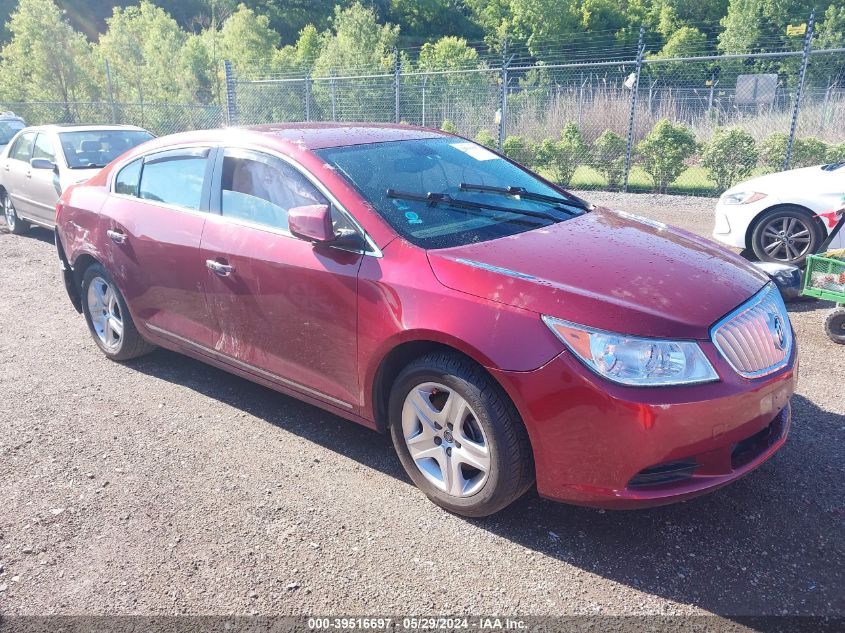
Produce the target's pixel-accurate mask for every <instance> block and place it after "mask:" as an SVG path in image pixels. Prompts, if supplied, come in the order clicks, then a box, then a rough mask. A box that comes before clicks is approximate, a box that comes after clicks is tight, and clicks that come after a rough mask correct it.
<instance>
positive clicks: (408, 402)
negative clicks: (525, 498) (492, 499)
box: [402, 382, 491, 497]
mask: <svg viewBox="0 0 845 633" xmlns="http://www.w3.org/2000/svg"><path fill="white" fill-rule="evenodd" d="M402 435H403V437H404V440H405V445H406V446H407V447H408V452H409V453H410V455H411V458H412V459H413V460H414V464H415V465H416V467H417V468H418V469H419V471H420V473H422V475H423V476H424V477H425V478H426V479H427V480H428V481H429V482H431V484H432V485H434V486H435V487H436V488H438V489H439V490H441V491H443V492H445V493H447V494H449V495H452V496H454V497H468V496H470V495H473V494H475V493H476V492H478V491H479V490H480V489H481V488H482V487H483V486H484V484H485V482H486V481H487V478H488V476H489V473H490V468H491V459H490V445H489V443H488V441H487V436H486V435H485V433H484V430H483V428H482V427H481V424H480V423H479V421H478V417H477V416H476V414H475V412H474V411H473V410H472V407H470V406H469V403H467V401H466V400H465V399H464V398H463V397H462V396H461V395H460V394H459V393H457V392H456V391H454V390H453V389H450V388H449V387H446V386H445V385H442V384H439V383H434V382H426V383H423V384H420V385H417V386H415V387H414V388H413V389H411V391H410V392H409V393H408V395H407V396H406V397H405V403H404V405H403V407H402Z"/></svg>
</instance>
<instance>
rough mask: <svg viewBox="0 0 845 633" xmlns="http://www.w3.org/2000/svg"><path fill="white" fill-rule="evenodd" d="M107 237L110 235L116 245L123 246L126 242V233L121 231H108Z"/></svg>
mask: <svg viewBox="0 0 845 633" xmlns="http://www.w3.org/2000/svg"><path fill="white" fill-rule="evenodd" d="M106 235H108V236H109V237H110V238H111V241H112V242H114V243H115V244H123V243H124V242H125V241H126V233H122V232H120V231H114V230H112V229H109V230H108V231H106Z"/></svg>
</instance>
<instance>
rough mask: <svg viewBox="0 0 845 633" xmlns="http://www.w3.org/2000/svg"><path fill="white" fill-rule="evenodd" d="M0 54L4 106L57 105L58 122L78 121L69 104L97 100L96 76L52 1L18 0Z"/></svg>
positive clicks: (87, 53) (84, 45) (82, 44)
mask: <svg viewBox="0 0 845 633" xmlns="http://www.w3.org/2000/svg"><path fill="white" fill-rule="evenodd" d="M9 30H10V32H11V34H12V40H11V41H10V42H9V44H7V45H6V46H5V47H4V48H3V50H2V63H0V75H2V77H3V81H2V82H0V96H1V97H2V99H3V100H6V101H28V100H37V101H57V102H61V103H62V104H63V110H64V112H63V113H62V116H63V117H64V118H65V119H66V120H69V121H74V120H76V118H78V113H76V112H75V111H74V110H73V106H72V103H73V102H75V101H88V100H92V99H95V98H98V96H99V88H100V87H99V81H100V73H98V72H97V70H95V69H97V68H98V66H97V64H96V63H94V62H93V60H92V54H91V48H90V47H89V45H88V44H87V42H86V41H85V38H84V37H83V36H82V35H80V34H79V33H76V32H74V30H73V28H71V26H70V25H69V24H68V23H67V22H66V21H65V20H64V19H63V17H62V13H61V11H59V9H57V8H56V5H55V4H53V2H52V0H20V3H19V4H18V8H17V11H15V12H14V13H13V14H12V18H11V20H10V22H9Z"/></svg>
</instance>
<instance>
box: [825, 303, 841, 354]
mask: <svg viewBox="0 0 845 633" xmlns="http://www.w3.org/2000/svg"><path fill="white" fill-rule="evenodd" d="M824 329H825V332H827V335H828V336H829V337H830V340H831V341H833V342H834V343H839V344H840V345H845V308H839V309H837V310H834V311H833V312H831V313H830V314H828V315H827V319H825V322H824Z"/></svg>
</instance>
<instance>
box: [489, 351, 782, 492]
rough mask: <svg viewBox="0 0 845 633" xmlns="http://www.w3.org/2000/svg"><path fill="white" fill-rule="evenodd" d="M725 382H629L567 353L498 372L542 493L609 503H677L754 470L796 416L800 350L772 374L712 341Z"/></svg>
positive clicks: (712, 357) (712, 354)
mask: <svg viewBox="0 0 845 633" xmlns="http://www.w3.org/2000/svg"><path fill="white" fill-rule="evenodd" d="M702 348H703V349H704V350H705V353H706V354H707V355H708V357H709V358H710V361H711V363H713V365H714V367H716V370H717V371H718V372H719V374H720V376H721V378H722V380H721V381H720V382H715V383H710V384H705V385H694V386H685V387H672V388H665V387H661V388H630V387H623V386H619V385H615V384H612V383H610V382H608V381H605V380H604V379H602V378H599V377H598V376H596V375H594V374H592V373H591V372H590V371H589V370H588V369H586V368H585V367H584V366H583V365H582V364H581V363H580V362H578V361H577V360H576V359H575V358H574V357H573V356H572V355H571V354H570V353H568V352H564V353H562V354H560V355H559V356H557V357H556V358H555V359H554V360H552V361H551V362H549V363H548V364H547V365H545V366H544V367H541V368H540V369H537V370H535V371H532V372H497V371H494V372H493V373H494V374H495V375H496V378H497V379H499V380H500V381H501V383H502V384H503V385H505V388H506V389H507V391H508V392H509V393H510V395H511V397H512V398H513V399H514V402H515V404H516V406H517V408H518V409H519V410H520V412H521V413H522V416H523V420H524V422H525V425H526V427H527V429H528V433H529V437H530V439H531V444H532V447H533V451H534V461H535V465H536V475H537V490H538V492H539V493H540V495H542V496H544V497H548V498H550V499H555V500H558V501H565V502H568V503H575V504H579V505H588V506H594V507H605V508H637V507H648V506H654V505H662V504H667V503H673V502H676V501H680V500H682V499H686V498H690V497H693V496H697V495H700V494H704V493H706V492H710V491H712V490H715V489H716V488H719V487H721V486H724V485H725V484H727V483H730V482H731V481H733V480H735V479H738V478H739V477H741V476H743V475H744V474H746V473H747V472H749V471H751V470H753V469H754V468H756V467H757V466H759V465H760V464H761V463H763V462H764V461H765V460H766V459H768V458H769V457H770V456H771V455H773V454H774V453H775V452H776V451H777V450H778V449H779V448H780V447H781V446H782V445H783V443H784V441H785V439H786V435H787V433H788V432H789V426H790V424H791V406H790V397H791V395H792V393H793V391H794V384H795V358H796V356H795V354H796V352H795V350H793V356H792V358H791V359H790V362H789V364H788V365H787V367H785V368H784V369H783V370H781V371H780V372H778V373H777V374H775V375H773V376H768V377H766V378H761V379H757V380H746V379H743V378H741V377H740V376H738V375H737V374H736V373H735V372H734V371H733V370H732V369H730V367H728V366H727V364H726V363H725V361H724V360H723V359H721V357H720V356H719V355H718V353H717V352H716V350H715V348H713V346H712V344H703V345H702Z"/></svg>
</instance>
